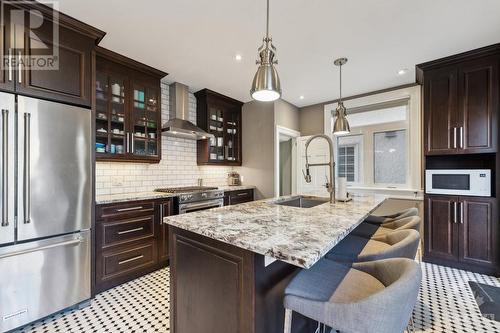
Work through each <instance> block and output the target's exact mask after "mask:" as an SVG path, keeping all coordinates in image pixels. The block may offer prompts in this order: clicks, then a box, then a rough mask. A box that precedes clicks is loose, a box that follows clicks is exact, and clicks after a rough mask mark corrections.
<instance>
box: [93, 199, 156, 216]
mask: <svg viewBox="0 0 500 333" xmlns="http://www.w3.org/2000/svg"><path fill="white" fill-rule="evenodd" d="M152 214H154V203H153V201H136V202H123V203H118V204H110V205H99V206H97V219H98V220H104V219H108V220H110V219H120V218H125V217H132V216H144V215H152Z"/></svg>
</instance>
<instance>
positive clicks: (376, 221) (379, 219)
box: [365, 207, 418, 224]
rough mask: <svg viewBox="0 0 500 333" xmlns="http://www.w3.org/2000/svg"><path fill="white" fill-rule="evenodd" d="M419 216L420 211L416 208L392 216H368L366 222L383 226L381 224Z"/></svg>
mask: <svg viewBox="0 0 500 333" xmlns="http://www.w3.org/2000/svg"><path fill="white" fill-rule="evenodd" d="M417 215H418V209H417V208H415V207H411V208H408V209H405V210H403V211H402V212H398V213H395V214H391V215H383V216H379V215H368V217H367V218H366V219H365V222H368V223H373V224H381V223H387V222H392V221H394V220H398V219H402V218H405V217H410V216H417Z"/></svg>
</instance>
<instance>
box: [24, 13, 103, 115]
mask: <svg viewBox="0 0 500 333" xmlns="http://www.w3.org/2000/svg"><path fill="white" fill-rule="evenodd" d="M55 29H58V38H57V40H54V30H55ZM16 47H17V48H20V47H21V46H20V45H16ZM93 47H94V41H93V40H92V39H91V38H88V37H87V36H83V35H81V34H78V33H77V32H75V31H72V30H70V29H68V28H65V27H62V26H58V25H54V23H53V21H52V20H51V17H48V16H44V18H43V23H42V24H41V26H40V27H38V28H35V29H31V31H30V33H26V34H25V41H24V56H25V58H24V59H25V62H26V63H27V62H29V63H31V64H35V66H33V67H30V66H26V64H25V65H24V66H23V68H22V69H23V70H22V71H21V77H18V83H17V87H16V89H17V91H19V92H21V93H25V94H27V95H31V96H36V97H42V98H47V99H52V100H56V101H61V102H67V103H74V104H79V105H84V106H90V85H91V60H90V58H91V51H92V49H93ZM43 59H46V60H44V61H42V60H43ZM36 65H39V66H36Z"/></svg>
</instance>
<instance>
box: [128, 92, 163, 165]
mask: <svg viewBox="0 0 500 333" xmlns="http://www.w3.org/2000/svg"><path fill="white" fill-rule="evenodd" d="M133 94H134V97H133V103H132V104H133V106H132V109H133V124H134V133H133V137H134V146H133V151H134V154H136V155H144V156H158V148H157V146H158V142H157V140H158V137H159V126H158V113H159V112H160V106H159V103H158V90H156V89H151V88H146V87H144V86H140V85H134V92H133Z"/></svg>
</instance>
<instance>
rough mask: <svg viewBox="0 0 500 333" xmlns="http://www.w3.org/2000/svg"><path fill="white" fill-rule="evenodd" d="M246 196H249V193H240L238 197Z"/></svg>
mask: <svg viewBox="0 0 500 333" xmlns="http://www.w3.org/2000/svg"><path fill="white" fill-rule="evenodd" d="M244 195H248V193H246V192H245V193H238V194H237V196H239V197H242V196H244Z"/></svg>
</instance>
